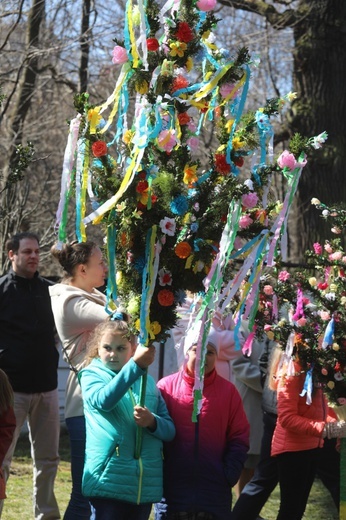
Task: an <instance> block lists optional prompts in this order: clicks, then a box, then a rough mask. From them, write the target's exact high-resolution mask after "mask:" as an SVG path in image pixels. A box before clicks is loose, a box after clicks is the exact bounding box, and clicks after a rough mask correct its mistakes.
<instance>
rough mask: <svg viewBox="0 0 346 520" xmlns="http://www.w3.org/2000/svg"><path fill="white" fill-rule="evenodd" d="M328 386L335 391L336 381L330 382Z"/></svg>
mask: <svg viewBox="0 0 346 520" xmlns="http://www.w3.org/2000/svg"><path fill="white" fill-rule="evenodd" d="M327 386H328V388H329V389H330V390H333V388H334V387H335V383H334V381H328V383H327Z"/></svg>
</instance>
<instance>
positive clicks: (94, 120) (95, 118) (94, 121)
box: [88, 107, 102, 134]
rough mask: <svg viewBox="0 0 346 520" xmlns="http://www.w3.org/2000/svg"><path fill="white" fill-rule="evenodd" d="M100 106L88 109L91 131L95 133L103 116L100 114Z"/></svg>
mask: <svg viewBox="0 0 346 520" xmlns="http://www.w3.org/2000/svg"><path fill="white" fill-rule="evenodd" d="M100 108H101V107H97V108H90V110H88V120H89V121H90V133H91V134H95V133H96V127H97V125H98V124H99V123H100V121H101V119H102V117H101V116H100Z"/></svg>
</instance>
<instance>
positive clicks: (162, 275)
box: [158, 268, 172, 286]
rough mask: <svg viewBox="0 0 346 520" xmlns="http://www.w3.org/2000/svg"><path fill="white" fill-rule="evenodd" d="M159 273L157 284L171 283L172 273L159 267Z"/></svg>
mask: <svg viewBox="0 0 346 520" xmlns="http://www.w3.org/2000/svg"><path fill="white" fill-rule="evenodd" d="M158 275H159V284H160V285H162V286H164V285H172V273H171V271H168V270H167V269H164V268H162V269H160V270H159V272H158Z"/></svg>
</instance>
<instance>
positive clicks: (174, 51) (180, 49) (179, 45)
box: [169, 42, 187, 58]
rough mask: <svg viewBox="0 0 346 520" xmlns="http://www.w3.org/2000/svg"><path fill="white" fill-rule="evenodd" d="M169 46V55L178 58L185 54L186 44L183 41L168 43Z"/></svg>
mask: <svg viewBox="0 0 346 520" xmlns="http://www.w3.org/2000/svg"><path fill="white" fill-rule="evenodd" d="M169 47H170V49H171V51H170V53H169V55H170V56H173V57H174V56H179V58H182V57H183V56H184V54H185V51H186V49H187V45H186V43H185V42H172V43H170V44H169Z"/></svg>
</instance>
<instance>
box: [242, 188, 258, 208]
mask: <svg viewBox="0 0 346 520" xmlns="http://www.w3.org/2000/svg"><path fill="white" fill-rule="evenodd" d="M257 202H258V196H257V193H255V192H254V191H253V192H251V193H246V194H245V195H243V196H242V198H241V203H242V205H243V206H244V207H245V208H248V209H249V208H254V207H255V206H256V204H257Z"/></svg>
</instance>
